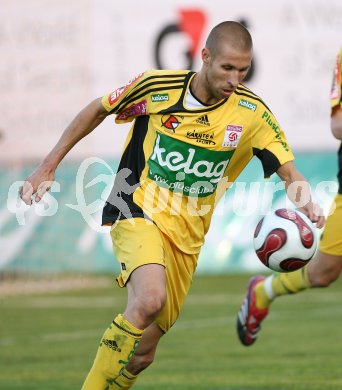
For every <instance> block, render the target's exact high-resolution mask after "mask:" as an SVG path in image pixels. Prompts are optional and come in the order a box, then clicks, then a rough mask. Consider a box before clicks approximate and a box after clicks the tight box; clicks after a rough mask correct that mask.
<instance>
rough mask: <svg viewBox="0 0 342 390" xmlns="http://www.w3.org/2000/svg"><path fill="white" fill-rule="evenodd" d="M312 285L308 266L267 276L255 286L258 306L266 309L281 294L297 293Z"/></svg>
mask: <svg viewBox="0 0 342 390" xmlns="http://www.w3.org/2000/svg"><path fill="white" fill-rule="evenodd" d="M309 287H310V282H309V278H308V270H307V267H304V268H301V269H299V270H297V271H294V272H289V273H279V274H274V275H271V276H269V277H267V278H266V279H265V280H263V281H261V282H260V283H258V284H257V285H256V286H255V289H254V291H255V298H256V301H255V302H256V307H257V308H258V309H266V308H268V307H269V306H270V304H271V302H272V301H273V299H274V298H275V297H277V296H280V295H287V294H296V293H298V292H299V291H302V290H305V289H307V288H309Z"/></svg>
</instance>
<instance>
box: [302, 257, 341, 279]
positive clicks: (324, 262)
mask: <svg viewBox="0 0 342 390" xmlns="http://www.w3.org/2000/svg"><path fill="white" fill-rule="evenodd" d="M341 271H342V256H332V255H328V254H327V253H323V252H320V251H319V252H317V255H316V256H315V257H314V258H313V259H312V260H311V261H310V263H309V264H308V277H309V282H310V285H311V287H328V286H330V284H331V283H333V282H334V281H335V280H337V279H338V277H339V276H340V274H341Z"/></svg>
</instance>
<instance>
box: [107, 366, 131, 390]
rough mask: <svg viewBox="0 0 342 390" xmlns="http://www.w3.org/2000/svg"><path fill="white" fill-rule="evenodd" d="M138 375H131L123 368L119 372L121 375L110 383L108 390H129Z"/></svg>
mask: <svg viewBox="0 0 342 390" xmlns="http://www.w3.org/2000/svg"><path fill="white" fill-rule="evenodd" d="M137 378H138V375H133V374H131V373H130V372H128V371H127V370H126V369H125V368H124V369H123V370H122V371H121V374H120V375H119V376H118V377H117V378H115V379H113V380H112V381H110V382H109V383H110V386H109V388H108V390H119V389H120V390H127V389H130V388H131V387H132V386H133V385H134V383H135V381H136V380H137Z"/></svg>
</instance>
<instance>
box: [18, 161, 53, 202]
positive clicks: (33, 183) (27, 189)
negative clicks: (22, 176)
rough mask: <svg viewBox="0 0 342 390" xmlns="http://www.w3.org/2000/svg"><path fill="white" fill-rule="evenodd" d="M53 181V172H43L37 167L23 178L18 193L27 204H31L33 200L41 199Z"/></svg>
mask: <svg viewBox="0 0 342 390" xmlns="http://www.w3.org/2000/svg"><path fill="white" fill-rule="evenodd" d="M53 182H54V172H45V171H42V170H41V169H39V168H38V169H37V170H36V171H35V172H34V173H33V174H32V175H31V176H29V177H28V178H27V179H26V180H25V182H24V184H23V185H22V187H20V189H19V194H18V195H19V197H20V198H21V199H22V200H23V201H24V202H25V203H26V204H27V205H31V204H32V202H33V200H34V201H35V202H39V201H40V200H41V199H42V197H43V196H44V194H45V193H46V192H47V191H49V190H50V188H51V186H52V183H53Z"/></svg>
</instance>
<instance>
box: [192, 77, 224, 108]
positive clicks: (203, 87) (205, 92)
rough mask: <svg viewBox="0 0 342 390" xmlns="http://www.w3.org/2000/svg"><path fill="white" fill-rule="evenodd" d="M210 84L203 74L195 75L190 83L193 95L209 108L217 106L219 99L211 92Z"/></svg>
mask: <svg viewBox="0 0 342 390" xmlns="http://www.w3.org/2000/svg"><path fill="white" fill-rule="evenodd" d="M207 84H208V82H207V80H206V77H205V74H204V73H203V72H201V71H200V72H198V73H196V74H195V76H194V78H193V79H192V80H191V83H190V91H191V93H192V95H193V96H194V97H195V98H196V99H197V100H198V101H200V102H202V103H203V104H204V105H206V106H209V105H212V104H215V103H217V102H218V101H219V99H217V98H215V97H214V96H213V95H212V94H211V93H210V90H209V86H208V85H207Z"/></svg>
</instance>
